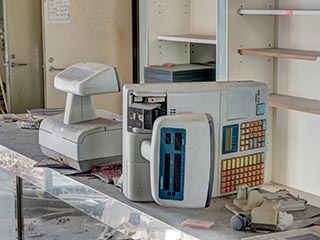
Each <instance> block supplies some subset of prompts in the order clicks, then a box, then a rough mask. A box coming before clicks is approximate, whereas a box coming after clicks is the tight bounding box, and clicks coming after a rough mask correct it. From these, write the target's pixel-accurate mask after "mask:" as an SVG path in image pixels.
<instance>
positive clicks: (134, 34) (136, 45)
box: [132, 0, 140, 83]
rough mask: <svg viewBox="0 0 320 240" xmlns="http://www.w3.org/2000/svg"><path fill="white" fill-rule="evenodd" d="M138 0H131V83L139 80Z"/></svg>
mask: <svg viewBox="0 0 320 240" xmlns="http://www.w3.org/2000/svg"><path fill="white" fill-rule="evenodd" d="M139 52H140V44H139V0H132V57H133V59H132V61H133V62H132V63H133V64H132V67H133V83H139V82H140V61H139V58H140V55H139Z"/></svg>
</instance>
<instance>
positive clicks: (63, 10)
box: [48, 0, 71, 22]
mask: <svg viewBox="0 0 320 240" xmlns="http://www.w3.org/2000/svg"><path fill="white" fill-rule="evenodd" d="M48 20H49V21H50V22H68V21H70V20H71V19H70V0H48Z"/></svg>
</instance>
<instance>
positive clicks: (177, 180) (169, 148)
mask: <svg viewBox="0 0 320 240" xmlns="http://www.w3.org/2000/svg"><path fill="white" fill-rule="evenodd" d="M185 150H186V130H185V129H178V128H162V129H161V136H160V166H159V171H160V174H159V198H160V199H168V200H176V201H182V200H183V197H184V168H185Z"/></svg>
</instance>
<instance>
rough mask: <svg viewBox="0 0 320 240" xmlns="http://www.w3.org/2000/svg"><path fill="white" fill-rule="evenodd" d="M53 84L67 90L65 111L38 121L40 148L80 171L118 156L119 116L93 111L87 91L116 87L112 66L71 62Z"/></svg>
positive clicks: (115, 74) (120, 150)
mask: <svg viewBox="0 0 320 240" xmlns="http://www.w3.org/2000/svg"><path fill="white" fill-rule="evenodd" d="M55 87H56V88H57V89H59V90H61V91H64V92H67V93H68V95H67V101H66V108H65V113H64V114H60V115H56V116H52V117H48V118H46V119H44V120H43V121H42V122H41V125H40V130H39V144H40V148H41V150H42V152H43V153H44V154H45V155H46V156H48V157H50V158H53V159H56V160H59V161H62V162H64V163H65V164H67V165H70V166H71V167H73V168H75V169H78V170H80V171H86V170H89V169H90V168H91V167H92V166H93V165H99V164H102V163H108V162H114V161H119V160H121V155H122V139H121V136H122V119H121V117H120V116H118V115H116V114H113V113H110V112H108V111H104V110H99V111H98V112H97V113H96V111H95V108H94V106H93V103H92V99H91V95H95V94H103V93H112V92H119V91H120V79H119V76H118V74H117V71H116V69H115V68H113V67H110V66H108V65H104V64H99V63H79V64H75V65H73V66H71V67H69V68H67V69H66V70H64V71H62V72H61V73H59V74H57V75H56V77H55Z"/></svg>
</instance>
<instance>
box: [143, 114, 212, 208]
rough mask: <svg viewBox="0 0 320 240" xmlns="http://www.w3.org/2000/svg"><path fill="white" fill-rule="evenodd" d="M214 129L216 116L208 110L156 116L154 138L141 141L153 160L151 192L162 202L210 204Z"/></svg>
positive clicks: (200, 206)
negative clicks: (213, 116) (212, 115)
mask: <svg viewBox="0 0 320 240" xmlns="http://www.w3.org/2000/svg"><path fill="white" fill-rule="evenodd" d="M213 129H214V128H213V119H212V117H211V116H210V115H208V114H179V115H174V116H161V117H158V118H157V119H156V120H155V122H154V126H153V132H152V140H151V142H150V141H149V140H145V141H143V142H142V144H141V154H142V156H143V157H144V158H145V159H147V160H150V180H151V181H150V183H151V193H152V197H153V199H154V200H155V201H156V202H157V203H158V204H159V205H162V206H170V207H184V208H204V207H209V205H210V202H211V201H210V200H211V195H212V179H213V168H214V158H213V157H214V155H213V152H214V151H213V148H214V142H213V138H214V133H213ZM199 173H201V174H199ZM184 176H188V178H185V177H184ZM195 193H196V194H195Z"/></svg>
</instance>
